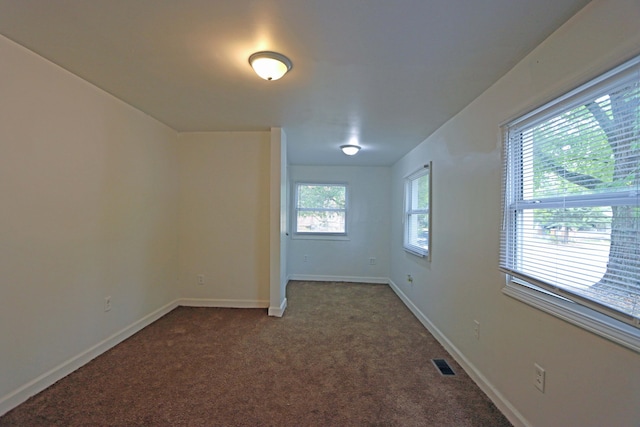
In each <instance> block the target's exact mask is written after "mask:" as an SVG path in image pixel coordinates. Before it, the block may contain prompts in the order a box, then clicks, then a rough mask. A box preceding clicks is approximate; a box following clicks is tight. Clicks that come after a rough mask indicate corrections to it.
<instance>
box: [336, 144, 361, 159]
mask: <svg viewBox="0 0 640 427" xmlns="http://www.w3.org/2000/svg"><path fill="white" fill-rule="evenodd" d="M360 148H362V147H360V146H359V145H354V144H345V145H341V146H340V149H341V150H342V152H343V153H344V154H346V155H347V156H353V155H355V154H357V153H358V151H360Z"/></svg>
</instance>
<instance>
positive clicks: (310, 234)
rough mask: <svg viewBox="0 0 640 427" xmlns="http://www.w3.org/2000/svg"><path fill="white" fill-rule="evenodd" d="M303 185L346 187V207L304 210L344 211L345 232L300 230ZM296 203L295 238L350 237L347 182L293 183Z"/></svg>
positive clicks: (294, 218) (294, 207)
mask: <svg viewBox="0 0 640 427" xmlns="http://www.w3.org/2000/svg"><path fill="white" fill-rule="evenodd" d="M302 186H330V187H343V188H344V209H337V208H336V209H331V208H319V207H317V208H315V209H314V208H313V207H304V208H302V210H309V211H335V212H342V213H344V231H343V232H326V231H298V212H299V211H300V207H299V206H298V201H299V188H300V187H302ZM293 194H294V203H293V215H292V217H293V227H292V228H293V236H292V237H293V238H301V239H307V238H311V239H320V240H321V239H325V240H327V239H329V240H344V239H347V237H348V234H347V233H348V211H349V185H348V183H346V182H325V181H323V182H317V181H298V182H295V183H294V185H293Z"/></svg>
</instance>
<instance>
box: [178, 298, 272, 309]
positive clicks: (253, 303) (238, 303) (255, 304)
mask: <svg viewBox="0 0 640 427" xmlns="http://www.w3.org/2000/svg"><path fill="white" fill-rule="evenodd" d="M178 305H181V306H184V307H217V308H267V307H269V301H267V300H243V299H209V298H181V299H179V300H178Z"/></svg>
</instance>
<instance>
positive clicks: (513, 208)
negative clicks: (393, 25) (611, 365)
mask: <svg viewBox="0 0 640 427" xmlns="http://www.w3.org/2000/svg"><path fill="white" fill-rule="evenodd" d="M629 76H633V77H632V78H634V79H636V78H637V79H638V80H640V57H636V58H634V59H632V60H630V61H627V62H626V63H624V64H622V65H620V66H618V67H616V68H614V69H612V70H610V71H608V72H606V73H604V74H602V75H601V76H599V77H596V78H594V79H592V80H591V81H589V82H587V83H585V84H583V85H581V86H579V87H578V88H576V89H574V90H572V91H570V92H568V93H566V94H565V95H563V96H560V97H558V98H557V99H555V100H553V101H551V102H549V103H547V104H545V105H543V106H541V107H539V108H537V109H535V110H533V111H531V112H530V113H528V114H525V115H523V116H521V117H519V118H517V119H515V120H512V121H509V122H508V123H505V124H503V126H502V129H503V144H504V146H503V148H504V149H503V168H504V170H503V188H502V203H503V213H504V216H503V221H502V236H501V254H500V270H501V271H502V272H504V273H505V274H506V285H505V286H504V288H503V293H504V294H505V295H508V296H510V297H513V298H515V299H518V300H520V301H522V302H524V303H526V304H529V305H531V306H533V307H535V308H538V309H540V310H542V311H544V312H546V313H549V314H551V315H554V316H556V317H559V318H561V319H563V320H565V321H567V322H569V323H572V324H574V325H577V326H579V327H582V328H584V329H586V330H588V331H590V332H593V333H595V334H597V335H600V336H602V337H604V338H606V339H609V340H611V341H613V342H616V343H618V344H620V345H623V346H625V347H627V348H630V349H632V350H634V351H636V352H640V319H638V318H634V316H631V315H625V313H621V312H618V311H616V310H614V309H608V307H606V306H604V305H601V304H598V303H597V302H593V301H591V300H590V299H587V298H582V297H581V296H580V295H578V294H575V293H572V292H571V291H568V290H565V289H561V288H559V287H554V286H552V285H549V284H547V283H545V282H544V281H542V280H537V279H536V278H535V277H529V276H527V275H526V274H519V272H518V271H516V270H515V269H514V268H511V267H510V266H512V265H514V264H513V263H515V262H517V261H516V259H515V258H517V255H516V252H517V251H518V250H522V249H520V248H521V247H522V246H518V244H517V239H518V233H522V231H518V225H517V221H518V219H517V218H518V216H517V212H524V211H525V210H527V209H532V210H533V209H543V208H556V207H558V206H559V203H560V200H555V199H554V198H553V197H549V198H546V199H541V200H537V199H536V200H535V201H531V200H524V195H523V191H524V185H525V183H524V176H523V174H524V172H522V173H520V171H523V170H525V169H526V167H525V166H524V164H522V163H521V164H518V165H514V164H512V163H509V160H510V159H511V157H512V156H513V154H514V153H511V152H510V150H518V149H519V150H522V149H523V147H524V146H525V142H523V138H522V137H520V142H519V145H517V144H513V145H512V142H511V140H510V138H512V135H514V136H513V138H512V140H516V139H517V132H524V129H527V127H528V128H532V127H533V126H534V125H533V124H532V123H536V124H537V123H542V122H543V121H544V120H547V119H549V118H551V117H553V116H556V115H559V114H561V113H562V112H566V111H569V110H570V109H571V108H574V106H576V105H578V104H580V103H581V102H583V101H585V100H586V99H588V98H589V97H592V96H593V94H594V93H595V92H597V91H599V90H601V89H606V88H608V87H612V86H616V85H617V84H619V82H620V81H623V79H626V78H629ZM520 135H522V133H521V134H520ZM514 145H515V147H514ZM514 157H515V158H519V159H521V161H522V158H523V156H522V155H521V153H520V155H519V156H518V155H516V156H514ZM518 192H520V194H518ZM631 192H633V190H632V191H631ZM629 195H630V193H624V192H622V193H617V194H613V192H609V193H603V194H597V195H593V194H589V195H581V196H578V195H575V196H574V195H571V196H566V197H564V198H563V200H562V207H595V206H614V205H617V204H621V203H629V202H628V200H629V198H628V197H629Z"/></svg>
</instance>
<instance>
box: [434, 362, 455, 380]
mask: <svg viewBox="0 0 640 427" xmlns="http://www.w3.org/2000/svg"><path fill="white" fill-rule="evenodd" d="M431 361H432V362H433V364H434V365H435V367H436V368H438V370H439V371H440V373H441V374H442V375H447V376H448V375H455V374H456V373H455V372H453V369H451V366H449V364H448V363H447V361H446V360H444V359H431Z"/></svg>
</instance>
